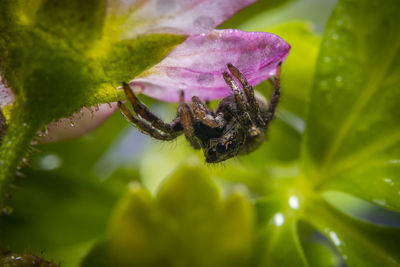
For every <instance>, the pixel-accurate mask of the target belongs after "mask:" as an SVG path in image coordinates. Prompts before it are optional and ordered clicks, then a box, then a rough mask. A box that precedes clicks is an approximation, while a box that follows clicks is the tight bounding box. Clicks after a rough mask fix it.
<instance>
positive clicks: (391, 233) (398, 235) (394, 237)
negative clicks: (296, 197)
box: [305, 199, 400, 266]
mask: <svg viewBox="0 0 400 267" xmlns="http://www.w3.org/2000/svg"><path fill="white" fill-rule="evenodd" d="M305 217H306V218H307V220H309V221H310V223H312V224H313V225H314V227H315V228H316V229H318V230H319V231H321V233H323V234H324V235H325V236H326V237H327V238H328V239H329V240H330V241H331V242H332V244H333V245H334V246H335V247H336V248H337V250H338V251H339V253H340V254H341V255H342V257H343V259H344V260H345V262H346V263H347V264H348V266H398V265H399V264H400V257H399V253H398V252H399V249H400V247H399V244H400V229H399V228H390V227H383V226H375V225H372V224H369V223H365V222H362V221H359V220H356V219H352V218H350V217H348V216H346V215H344V214H343V213H341V212H339V211H338V210H336V209H334V208H332V207H331V206H330V205H329V204H327V203H326V202H325V201H323V200H318V199H314V201H313V202H312V203H310V205H309V206H308V208H307V211H306V212H305Z"/></svg>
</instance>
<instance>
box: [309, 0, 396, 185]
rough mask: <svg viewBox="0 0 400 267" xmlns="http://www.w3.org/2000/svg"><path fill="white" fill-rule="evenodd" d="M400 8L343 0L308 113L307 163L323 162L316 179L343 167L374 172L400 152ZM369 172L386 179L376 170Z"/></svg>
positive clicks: (333, 21) (318, 165)
mask: <svg viewBox="0 0 400 267" xmlns="http://www.w3.org/2000/svg"><path fill="white" fill-rule="evenodd" d="M399 11H400V6H399V5H398V3H397V1H388V2H386V3H385V5H384V6H382V5H381V2H380V1H350V0H349V1H346V0H344V1H339V3H338V5H337V7H336V8H335V10H334V12H333V14H332V16H331V18H330V20H329V22H328V25H327V28H326V32H325V36H324V40H323V42H322V48H321V54H320V55H319V59H318V63H317V72H316V79H315V82H314V87H313V90H312V92H311V102H310V108H309V113H308V117H307V129H306V139H305V150H304V152H305V153H304V155H305V156H306V158H305V160H306V163H307V164H305V166H308V165H314V166H315V168H316V171H315V172H314V171H310V173H309V175H310V176H312V177H311V179H314V180H317V182H324V180H325V179H333V178H334V177H335V175H336V174H337V172H338V171H339V170H340V171H344V170H349V169H351V168H355V167H359V166H362V167H363V168H364V170H365V171H367V169H370V168H371V167H372V166H374V165H377V164H381V165H384V163H385V162H387V161H390V160H397V159H398V158H399V156H400V149H399V148H400V146H399V142H400V112H399V109H398V106H399V105H400V90H399V82H398V77H399V74H400V66H399V64H397V62H398V61H399V60H400V53H399V46H400V37H399V35H398V29H397V28H398V27H397V25H399V23H400V17H399V16H398V15H397V14H398V13H399ZM372 168H373V167H372ZM369 176H371V178H372V177H375V179H380V178H379V175H378V174H377V173H376V172H374V171H372V169H371V171H370V174H369ZM390 178H391V177H390ZM393 179H396V178H395V177H393ZM381 180H382V179H381ZM383 183H384V181H383V180H382V184H383Z"/></svg>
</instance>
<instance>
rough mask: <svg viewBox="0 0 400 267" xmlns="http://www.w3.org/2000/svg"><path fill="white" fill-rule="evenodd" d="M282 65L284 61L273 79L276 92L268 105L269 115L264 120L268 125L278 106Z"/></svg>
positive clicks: (280, 63) (277, 68)
mask: <svg viewBox="0 0 400 267" xmlns="http://www.w3.org/2000/svg"><path fill="white" fill-rule="evenodd" d="M281 65H282V62H279V64H278V66H277V67H276V75H275V77H274V79H273V84H274V92H273V94H272V96H271V100H270V102H269V105H268V109H267V115H266V117H265V118H264V121H265V123H266V124H267V125H268V122H270V121H271V120H272V119H273V117H274V114H275V110H276V107H277V106H278V102H279V97H280V95H281V82H280V75H281Z"/></svg>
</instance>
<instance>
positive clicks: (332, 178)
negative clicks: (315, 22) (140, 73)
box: [0, 0, 400, 267]
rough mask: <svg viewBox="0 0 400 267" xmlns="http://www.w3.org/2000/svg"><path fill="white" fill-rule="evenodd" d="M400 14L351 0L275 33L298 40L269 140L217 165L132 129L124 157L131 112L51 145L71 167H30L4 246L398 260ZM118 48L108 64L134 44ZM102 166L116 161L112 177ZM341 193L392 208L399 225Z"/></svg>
mask: <svg viewBox="0 0 400 267" xmlns="http://www.w3.org/2000/svg"><path fill="white" fill-rule="evenodd" d="M39 6H40V5H39ZM30 8H37V7H36V6H35V5H33V7H30ZM49 8H50V7H49ZM29 10H30V9H29ZM24 12H25V13H27V14H26V16H27V17H29V16H33V15H32V14H31V13H30V12H28V11H24ZM399 12H400V7H399V6H398V5H397V3H396V1H395V0H390V1H386V2H385V5H382V4H381V3H380V1H378V0H373V1H355V0H340V1H339V2H338V4H337V5H336V7H335V9H334V11H333V13H332V15H331V17H330V18H329V21H328V22H327V25H326V29H325V33H324V36H323V38H322V40H321V37H320V36H318V35H316V34H315V33H314V32H313V31H312V30H311V29H310V27H309V24H308V23H306V22H290V23H285V24H284V25H280V26H275V27H272V28H269V29H268V31H271V32H273V33H276V34H278V35H280V36H282V37H283V38H284V39H285V40H287V41H288V42H289V43H290V44H291V46H292V51H291V54H290V55H289V57H288V59H287V61H286V62H285V64H284V66H283V72H282V102H281V106H280V109H279V114H278V118H277V119H276V120H274V121H273V123H272V125H271V127H270V132H269V140H268V141H267V142H266V143H265V144H264V145H263V146H262V147H261V148H260V149H258V150H257V151H255V152H254V153H251V154H250V155H247V156H244V157H241V158H239V159H234V160H231V161H229V162H226V163H224V165H223V166H216V167H215V166H208V167H207V166H206V167H205V166H204V164H203V163H202V162H201V161H202V160H203V156H202V155H201V153H200V152H198V153H197V152H196V153H195V152H193V149H191V148H190V147H189V145H188V144H187V143H186V142H185V141H184V140H183V139H180V140H178V141H177V143H174V144H173V145H172V147H171V148H170V147H168V146H166V145H164V146H163V148H160V146H161V144H160V143H159V142H156V143H154V144H152V146H151V147H148V148H147V149H146V150H145V151H144V150H141V148H140V145H143V144H142V143H143V142H142V140H143V139H139V138H140V137H138V136H135V137H130V138H133V140H132V143H134V145H133V146H131V147H130V149H131V150H132V151H130V153H126V151H125V150H126V149H127V148H126V146H128V145H127V143H126V140H125V139H124V138H126V132H125V131H124V127H125V125H126V122H125V121H124V120H123V119H122V116H120V114H115V116H114V117H112V118H111V120H110V121H109V122H107V123H106V124H105V125H104V127H102V128H100V129H98V130H97V131H96V132H95V133H93V134H91V135H89V136H88V137H87V138H81V139H77V140H74V141H70V142H66V143H61V144H49V145H42V146H40V148H41V149H42V150H43V151H45V152H46V153H49V154H55V155H59V156H60V157H61V159H62V162H63V164H62V165H61V166H60V167H59V168H57V169H55V170H52V171H48V170H45V169H43V168H41V169H40V168H39V167H40V164H39V165H37V163H35V162H36V161H35V160H34V161H33V162H32V164H33V167H32V168H31V169H25V171H24V172H25V173H26V174H27V175H28V177H29V179H27V180H20V181H18V183H17V185H18V186H20V187H21V188H23V190H19V191H17V192H16V193H15V194H14V196H13V199H12V201H11V204H12V205H13V207H14V209H15V214H13V215H11V216H9V217H5V218H4V220H3V221H2V222H1V223H0V226H1V227H2V229H5V231H2V232H0V234H1V235H0V239H1V241H2V243H3V245H5V244H7V245H8V246H10V249H12V250H13V251H16V252H25V251H27V250H28V252H29V250H30V249H31V248H34V251H33V252H34V253H36V254H39V253H40V251H41V250H42V249H44V250H45V255H46V259H51V260H53V259H54V260H53V262H59V261H62V263H65V264H63V266H76V265H77V264H78V262H79V261H81V259H82V258H84V261H83V262H82V265H83V266H88V267H89V266H161V265H162V266H318V267H319V266H340V265H341V264H343V262H342V261H344V262H345V263H346V265H347V266H350V267H351V266H398V265H399V264H400V258H399V253H398V251H400V247H399V244H400V228H399V227H398V221H399V220H398V218H399V213H398V212H399V211H400V199H399V196H400V195H399V188H400V180H399V178H400V177H399V166H400V164H399V158H400V150H399V147H400V146H399V140H400V139H399V130H400V129H399V125H400V123H399V122H400V121H399V120H400V116H399V115H400V114H399V109H398V106H400V94H399V92H400V88H399V78H398V77H400V76H399V74H400V73H399V71H400V69H399V66H398V64H397V62H399V61H400V58H399V57H400V55H399V54H400V53H399V51H398V48H399V45H400V38H399V36H398V33H397V32H398V30H397V28H398V26H397V25H400V18H399V16H398V15H397V14H398V13H399ZM35 14H36V12H35ZM38 14H39V13H37V14H36V15H35V16H39V15H38ZM99 16H101V12H100V13H99ZM66 23H67V22H66ZM232 23H237V22H232ZM106 28H107V27H106ZM71 31H73V29H71ZM149 38H150V39H151V38H153V37H149ZM155 38H156V37H155ZM146 42H147V41H146ZM146 42H144V43H143V44H145V43H146ZM155 43H157V42H155ZM121 45H122V44H121ZM100 47H101V45H100V46H97V48H96V49H99V48H100ZM118 47H119V45H116V46H115V48H112V49H117V50H118V51H122V52H121V54H118V53H114V52H113V54H114V57H113V59H115V60H113V59H111V58H110V59H107V60H110V61H109V64H107V65H108V66H111V65H113V64H118V62H119V59H120V58H124V53H125V52H123V51H128V50H130V49H129V48H127V47H125V49H126V50H124V49H119V48H118ZM133 47H135V49H136V47H141V43H140V41H139V40H136V42H135V44H134V45H133ZM112 49H111V50H110V51H112ZM135 49H133V50H135ZM126 53H128V52H126ZM120 55H121V56H120ZM141 56H142V55H140V56H137V57H139V58H141ZM104 58H106V57H104ZM104 58H103V59H102V60H105V59H104ZM140 60H145V57H143V59H140ZM102 62H105V61H102ZM125 62H127V65H126V67H128V68H129V67H132V66H131V64H130V63H129V62H128V61H125ZM132 62H134V61H132ZM121 64H122V63H121ZM146 64H147V63H146ZM148 64H150V63H148ZM116 69H117V68H115V67H109V68H108V69H107V68H106V67H104V68H103V69H102V71H104V73H106V72H107V73H112V72H113V71H114V70H116ZM106 70H107V71H106ZM130 71H132V73H136V72H135V70H134V69H132V70H130ZM120 75H121V76H120ZM123 75H125V74H123V73H122V72H117V73H112V74H111V76H113V77H117V78H118V79H123V78H124V76H123ZM106 76H107V75H105V76H104V77H106ZM121 77H122V78H121ZM106 80H107V79H106ZM257 89H258V90H260V91H262V93H263V94H265V95H266V96H269V92H270V90H271V88H270V87H269V86H268V84H267V83H266V84H263V85H261V86H259V87H258V88H257ZM96 92H97V93H98V94H99V92H101V91H98V90H97V91H96ZM104 92H105V95H107V90H106V91H104ZM87 101H89V100H87ZM163 110H164V111H165V109H163ZM175 112H176V109H175V110H174V109H173V112H172V113H175ZM164 113H167V112H166V111H165V112H164ZM161 114H162V115H163V113H162V112H161ZM171 117H173V114H171ZM302 123H304V124H305V130H304V129H303V128H302V125H303V124H302ZM10 127H13V126H12V125H10ZM25 127H29V126H28V125H27V126H25ZM133 131H136V130H135V129H133ZM121 136H123V137H122V138H121ZM16 137H17V138H21V139H23V138H25V137H24V135H22V134H21V136H16ZM6 138H7V137H6ZM121 139H123V141H121ZM5 140H7V139H5ZM146 140H147V139H146ZM120 143H123V144H124V145H121V144H120ZM3 145H5V144H4V143H3ZM116 147H118V149H119V153H116V152H115V149H116ZM121 147H123V152H121V150H122V148H121ZM77 153H79V155H80V158H79V159H78V158H77V156H76V155H77ZM120 154H122V156H121V155H120ZM133 154H135V159H132V158H130V157H132V155H133ZM45 155H46V154H45ZM109 155H112V157H111V159H113V161H112V160H110V156H109ZM128 155H129V156H128ZM41 157H42V156H40V155H38V162H39V163H40V162H41V160H43V158H41ZM114 157H116V159H115V160H114ZM104 159H108V161H104ZM199 159H200V160H199ZM104 162H106V163H107V164H104ZM99 165H110V166H113V169H111V171H110V174H102V175H100V177H102V179H104V177H106V178H107V177H108V178H107V179H106V180H105V181H102V182H101V181H100V180H99V175H98V174H96V170H97V169H96V168H98V166H99ZM38 166H39V167H38ZM72 166H73V167H72ZM104 169H105V167H104V166H102V168H101V170H104ZM132 181H134V182H132ZM139 181H140V182H141V183H142V184H143V185H141V184H140V183H139ZM126 187H128V190H126ZM220 188H222V189H223V190H222V192H221V190H220ZM245 188H247V189H248V192H247V193H244V192H246V191H245V190H246V189H245ZM332 191H334V192H338V191H339V192H341V194H343V193H345V194H348V195H352V196H354V197H357V198H359V199H363V200H365V201H368V202H370V203H372V204H373V205H377V206H379V207H381V208H383V209H386V210H391V211H392V212H393V213H392V214H394V215H393V216H396V217H395V218H396V220H397V221H396V223H397V227H389V226H385V225H377V224H375V223H374V222H376V221H374V218H373V216H374V215H375V214H374V213H371V210H369V206H365V205H362V204H360V203H359V202H357V203H355V202H351V200H346V199H343V198H342V197H340V196H339V197H340V198H341V199H337V198H336V199H335V197H329V198H328V197H326V196H327V193H332ZM333 195H334V194H333ZM118 198H119V199H120V200H119V201H118V203H117V205H116V206H115V207H114V208H113V206H114V204H115V203H116V201H117V199H118ZM339 200H340V201H339ZM349 201H350V202H349ZM28 203H29V204H30V205H31V206H32V208H31V207H29V205H28ZM340 203H342V205H341V204H340ZM343 203H344V204H343ZM354 205H356V206H354ZM343 206H344V207H343ZM350 207H351V208H350ZM383 209H382V210H383ZM111 210H113V211H112V212H111ZM354 210H357V212H354ZM349 211H351V212H349ZM381 212H383V211H381ZM386 212H388V211H386ZM110 214H111V215H110ZM349 215H350V216H349ZM371 217H372V218H371ZM316 233H319V234H318V235H317V234H316ZM90 248H92V249H90ZM85 255H86V257H85Z"/></svg>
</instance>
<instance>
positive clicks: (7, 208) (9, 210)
mask: <svg viewBox="0 0 400 267" xmlns="http://www.w3.org/2000/svg"><path fill="white" fill-rule="evenodd" d="M13 211H14V210H13V208H12V207H10V206H5V207H4V208H3V209H2V210H1V212H2V213H3V214H4V215H10V214H11V213H13Z"/></svg>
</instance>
